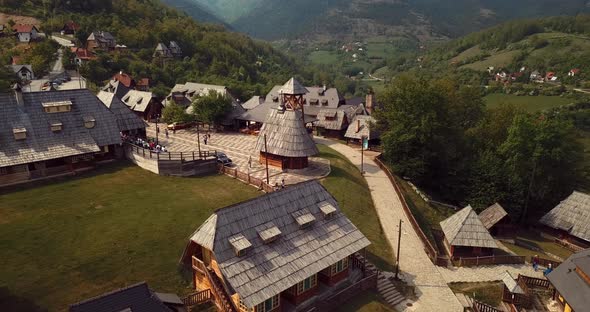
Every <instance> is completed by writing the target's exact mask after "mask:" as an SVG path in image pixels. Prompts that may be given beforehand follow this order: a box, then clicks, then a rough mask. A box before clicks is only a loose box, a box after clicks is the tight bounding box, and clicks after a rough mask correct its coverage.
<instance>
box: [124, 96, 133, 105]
mask: <svg viewBox="0 0 590 312" xmlns="http://www.w3.org/2000/svg"><path fill="white" fill-rule="evenodd" d="M130 97H131V96H130V95H127V96H125V97H124V98H123V102H125V103H127V102H128V101H129V98H130Z"/></svg>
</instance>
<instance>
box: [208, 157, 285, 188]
mask: <svg viewBox="0 0 590 312" xmlns="http://www.w3.org/2000/svg"><path fill="white" fill-rule="evenodd" d="M218 168H219V172H220V173H223V174H227V175H228V176H230V177H234V178H236V179H238V180H241V181H242V182H244V183H248V184H250V185H253V186H255V187H257V188H258V189H260V190H262V191H264V192H266V193H272V192H274V191H275V189H274V187H272V186H271V185H268V184H267V183H266V182H265V181H264V180H262V179H259V178H255V177H253V176H251V175H250V174H248V173H244V172H241V171H239V170H238V168H230V167H227V166H224V165H222V164H218Z"/></svg>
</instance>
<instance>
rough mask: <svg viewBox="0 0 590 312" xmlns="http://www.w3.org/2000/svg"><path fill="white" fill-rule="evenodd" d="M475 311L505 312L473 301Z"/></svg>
mask: <svg viewBox="0 0 590 312" xmlns="http://www.w3.org/2000/svg"><path fill="white" fill-rule="evenodd" d="M473 310H474V311H475V312H503V311H502V310H498V309H496V308H494V307H492V306H491V305H487V304H485V303H483V302H479V301H476V300H473Z"/></svg>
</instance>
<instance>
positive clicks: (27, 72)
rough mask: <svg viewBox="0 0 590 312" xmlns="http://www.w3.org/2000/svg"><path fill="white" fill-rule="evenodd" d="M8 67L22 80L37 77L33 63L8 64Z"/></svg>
mask: <svg viewBox="0 0 590 312" xmlns="http://www.w3.org/2000/svg"><path fill="white" fill-rule="evenodd" d="M6 67H7V68H9V69H10V70H12V72H13V73H15V74H16V76H17V77H18V78H19V79H20V80H21V81H30V80H33V79H35V73H33V66H31V65H7V66H6Z"/></svg>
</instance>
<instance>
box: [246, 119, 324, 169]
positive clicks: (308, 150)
mask: <svg viewBox="0 0 590 312" xmlns="http://www.w3.org/2000/svg"><path fill="white" fill-rule="evenodd" d="M301 118H302V113H301V111H298V110H286V111H279V110H278V109H271V110H270V112H269V114H268V116H267V117H266V121H265V122H264V124H263V125H262V128H261V129H260V134H259V136H258V141H257V142H256V147H255V150H256V151H261V152H266V148H268V153H270V154H274V155H279V156H284V157H308V156H313V155H317V154H318V153H319V150H318V148H317V147H316V145H315V142H314V141H313V138H312V137H311V135H310V134H309V133H308V132H307V129H306V128H305V127H304V126H303V121H302V120H301ZM265 135H266V147H265V144H264V136H265Z"/></svg>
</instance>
